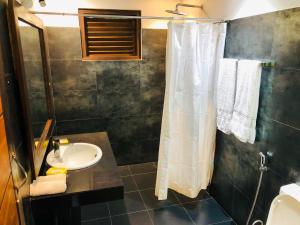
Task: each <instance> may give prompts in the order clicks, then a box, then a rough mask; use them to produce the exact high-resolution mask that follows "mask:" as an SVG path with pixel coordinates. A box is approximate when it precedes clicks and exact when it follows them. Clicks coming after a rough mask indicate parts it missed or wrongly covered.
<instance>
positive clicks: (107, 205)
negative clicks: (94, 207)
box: [106, 202, 112, 225]
mask: <svg viewBox="0 0 300 225" xmlns="http://www.w3.org/2000/svg"><path fill="white" fill-rule="evenodd" d="M106 207H107V209H108V215H109V221H110V225H112V219H111V213H110V209H109V204H108V202H106Z"/></svg>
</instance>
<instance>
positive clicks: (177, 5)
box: [166, 3, 203, 16]
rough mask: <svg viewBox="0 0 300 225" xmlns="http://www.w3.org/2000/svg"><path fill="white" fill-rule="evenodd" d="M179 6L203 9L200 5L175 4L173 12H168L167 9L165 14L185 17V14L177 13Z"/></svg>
mask: <svg viewBox="0 0 300 225" xmlns="http://www.w3.org/2000/svg"><path fill="white" fill-rule="evenodd" d="M179 6H183V7H191V8H200V9H203V6H202V5H191V4H184V3H177V4H176V8H175V10H169V9H167V10H166V12H167V13H172V14H176V15H180V16H186V15H187V14H186V13H184V12H180V11H179V9H178V8H179Z"/></svg>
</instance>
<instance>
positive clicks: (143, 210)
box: [111, 209, 147, 218]
mask: <svg viewBox="0 0 300 225" xmlns="http://www.w3.org/2000/svg"><path fill="white" fill-rule="evenodd" d="M146 211H147V210H146V209H142V210H138V211H133V212H125V213H121V214H116V215H113V216H111V218H113V217H117V216H124V215H130V214H135V213H139V212H146Z"/></svg>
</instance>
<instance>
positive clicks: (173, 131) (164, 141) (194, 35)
mask: <svg viewBox="0 0 300 225" xmlns="http://www.w3.org/2000/svg"><path fill="white" fill-rule="evenodd" d="M225 36H226V24H224V23H221V24H213V23H196V22H193V23H176V22H170V23H169V25H168V41H167V60H166V61H167V65H166V92H165V101H164V109H163V120H162V128H161V136H160V146H159V160H158V172H157V178H156V189H155V195H156V196H158V199H160V200H163V199H166V198H167V193H168V188H170V189H173V190H175V191H177V192H179V193H181V194H184V195H186V196H188V197H190V198H195V197H197V195H198V193H199V191H200V190H201V189H206V188H207V185H208V184H209V182H210V180H211V177H212V172H213V160H214V151H215V135H216V107H215V97H214V93H215V91H214V89H215V80H216V74H217V70H218V62H219V59H220V58H222V57H223V52H224V45H225Z"/></svg>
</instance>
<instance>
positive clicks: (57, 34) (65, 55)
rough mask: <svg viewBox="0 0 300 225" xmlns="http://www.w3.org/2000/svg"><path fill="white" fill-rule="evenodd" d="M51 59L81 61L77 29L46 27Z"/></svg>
mask: <svg viewBox="0 0 300 225" xmlns="http://www.w3.org/2000/svg"><path fill="white" fill-rule="evenodd" d="M47 33H48V40H49V41H48V43H49V49H50V58H51V59H81V40H80V32H79V28H67V27H61V28H57V27H48V28H47Z"/></svg>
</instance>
